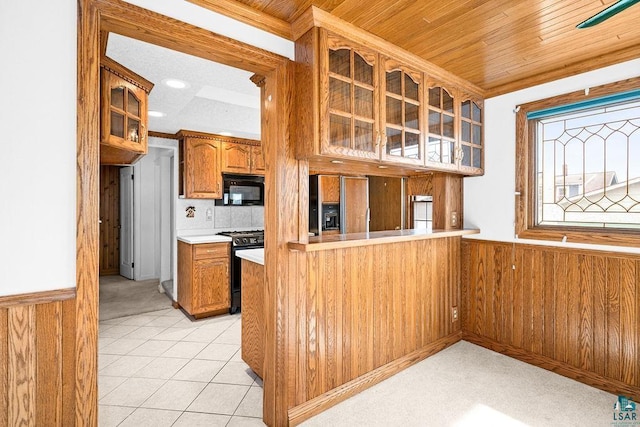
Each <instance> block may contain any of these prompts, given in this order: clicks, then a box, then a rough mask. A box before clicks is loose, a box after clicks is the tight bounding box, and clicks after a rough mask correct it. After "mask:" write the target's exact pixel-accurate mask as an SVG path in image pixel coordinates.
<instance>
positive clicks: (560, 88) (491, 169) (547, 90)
mask: <svg viewBox="0 0 640 427" xmlns="http://www.w3.org/2000/svg"><path fill="white" fill-rule="evenodd" d="M636 76H640V59H636V60H633V61H628V62H624V63H622V64H618V65H614V66H611V67H606V68H602V69H599V70H596V71H592V72H588V73H584V74H579V75H577V76H573V77H569V78H565V79H561V80H557V81H554V82H551V83H547V84H543V85H539V86H535V87H532V88H528V89H524V90H520V91H517V92H512V93H509V94H506V95H502V96H498V97H495V98H490V99H487V100H486V101H485V104H484V105H485V111H484V114H485V141H486V147H485V175H484V176H482V177H473V178H465V179H464V225H465V227H470V228H480V230H481V234H480V235H478V236H477V237H476V236H474V237H473V238H481V239H487V240H498V241H506V242H511V241H513V240H514V233H515V226H514V221H515V202H516V200H515V197H516V196H515V190H516V189H515V134H516V123H515V113H514V111H513V110H514V108H515V107H516V106H517V105H520V104H525V103H527V102H531V101H536V100H539V99H544V98H548V97H551V96H555V95H561V94H564V93H568V92H573V91H576V90H583V89H585V88H588V87H593V86H598V85H602V84H606V83H611V82H615V81H618V80H624V79H628V78H631V77H636ZM638 161H640V159H638ZM538 243H543V244H553V245H559V243H557V242H556V243H550V242H538ZM565 245H566V246H571V247H585V248H590V249H605V248H606V249H609V250H624V251H626V252H638V253H640V250H639V249H637V248H633V249H632V248H622V249H621V248H615V247H602V246H596V245H578V244H571V242H569V243H567V244H565Z"/></svg>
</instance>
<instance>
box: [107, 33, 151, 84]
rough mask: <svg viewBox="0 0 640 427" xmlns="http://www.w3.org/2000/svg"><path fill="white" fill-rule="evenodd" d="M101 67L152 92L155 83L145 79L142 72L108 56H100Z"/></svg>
mask: <svg viewBox="0 0 640 427" xmlns="http://www.w3.org/2000/svg"><path fill="white" fill-rule="evenodd" d="M101 33H104V31H101ZM100 67H102V68H104V69H106V70H109V71H110V72H112V73H113V74H115V75H116V76H118V77H120V78H121V79H124V80H126V81H128V82H129V83H131V84H132V85H134V86H137V87H139V88H140V89H142V90H144V91H145V92H147V93H149V92H151V89H153V86H154V84H153V83H151V82H150V81H149V80H147V79H145V78H144V77H142V76H141V75H140V74H136V73H134V72H133V71H131V70H130V69H128V68H127V67H125V66H124V65H122V64H118V63H117V62H116V61H114V60H113V59H111V58H109V57H108V56H103V57H102V58H100Z"/></svg>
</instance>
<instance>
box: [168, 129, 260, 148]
mask: <svg viewBox="0 0 640 427" xmlns="http://www.w3.org/2000/svg"><path fill="white" fill-rule="evenodd" d="M175 136H176V139H182V138H185V137H187V138H198V139H208V140H213V141H218V142H231V143H234V144H243V145H252V146H260V145H261V144H262V143H261V142H260V141H258V140H256V139H246V138H237V137H234V136H224V135H217V134H214V133H205V132H197V131H192V130H180V131H179V132H178V133H176V135H175Z"/></svg>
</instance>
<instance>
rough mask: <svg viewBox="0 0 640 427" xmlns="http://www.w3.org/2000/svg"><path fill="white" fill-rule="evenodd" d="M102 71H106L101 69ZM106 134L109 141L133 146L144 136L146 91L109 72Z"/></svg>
mask: <svg viewBox="0 0 640 427" xmlns="http://www.w3.org/2000/svg"><path fill="white" fill-rule="evenodd" d="M103 72H108V71H106V70H103ZM107 82H108V84H109V89H108V92H107V95H108V97H109V99H108V108H109V111H108V114H109V116H108V118H109V121H108V126H107V129H106V130H107V132H108V133H107V135H108V140H109V141H110V142H114V143H116V144H123V143H124V144H127V145H128V146H129V147H134V146H137V145H139V144H140V143H141V142H142V139H143V138H144V136H145V129H144V122H145V119H146V117H144V116H145V112H146V106H145V104H144V102H145V101H144V99H145V98H146V93H145V92H144V90H143V89H141V88H138V87H137V86H134V85H132V84H131V83H129V82H127V81H124V80H122V79H120V78H119V77H118V76H116V75H114V74H111V73H109V77H108V79H107Z"/></svg>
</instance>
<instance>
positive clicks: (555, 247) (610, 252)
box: [462, 236, 640, 260]
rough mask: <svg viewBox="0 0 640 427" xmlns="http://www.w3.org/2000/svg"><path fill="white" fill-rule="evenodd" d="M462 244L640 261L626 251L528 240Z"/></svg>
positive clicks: (468, 239) (472, 240)
mask: <svg viewBox="0 0 640 427" xmlns="http://www.w3.org/2000/svg"><path fill="white" fill-rule="evenodd" d="M462 242H463V243H473V244H481V245H487V246H488V245H502V246H504V247H508V248H512V247H513V245H517V246H530V247H532V248H538V249H541V250H547V251H549V250H556V251H562V252H567V251H571V252H575V253H580V254H584V255H592V254H593V253H594V252H597V253H598V254H602V255H605V256H624V257H625V258H632V259H638V260H640V254H639V253H636V252H625V251H624V250H622V249H621V250H619V251H618V250H610V249H601V248H600V247H594V248H574V247H567V246H566V245H562V246H561V245H559V244H553V243H551V242H549V244H548V245H545V244H543V243H538V242H531V241H527V240H516V241H513V242H504V241H500V240H485V239H478V238H473V237H472V238H466V237H465V236H463V237H462Z"/></svg>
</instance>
